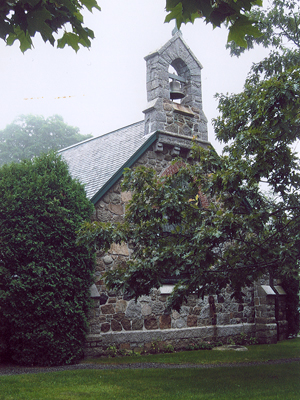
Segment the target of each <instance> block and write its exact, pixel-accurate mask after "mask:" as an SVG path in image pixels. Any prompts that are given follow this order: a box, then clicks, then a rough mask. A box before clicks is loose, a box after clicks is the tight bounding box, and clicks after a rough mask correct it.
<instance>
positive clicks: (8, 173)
mask: <svg viewBox="0 0 300 400" xmlns="http://www.w3.org/2000/svg"><path fill="white" fill-rule="evenodd" d="M0 193H1V204H0V231H1V239H0V319H1V327H0V356H1V358H5V357H7V358H9V359H10V360H13V361H15V362H17V363H18V364H23V365H44V366H45V365H59V364H70V363H73V362H76V361H78V360H79V359H80V358H81V357H82V355H83V344H84V341H85V334H86V329H87V312H88V309H89V287H90V286H91V284H92V273H93V268H94V259H93V256H91V255H90V253H89V252H88V250H87V248H86V247H85V246H79V245H77V244H76V243H75V241H76V230H77V229H78V228H79V226H80V224H81V223H82V222H83V220H85V219H88V218H89V217H90V215H91V213H92V209H93V207H92V205H91V203H90V202H89V201H88V200H87V198H86V195H85V191H84V188H83V186H82V185H81V184H80V183H79V182H77V181H76V180H74V179H72V178H71V176H70V174H69V172H68V167H67V165H66V163H65V162H63V161H62V159H61V158H60V157H59V156H57V155H55V154H54V153H53V152H52V153H50V154H48V155H43V156H41V157H38V158H34V159H33V160H25V161H22V162H21V163H19V164H16V163H11V164H9V165H4V166H3V167H2V168H0Z"/></svg>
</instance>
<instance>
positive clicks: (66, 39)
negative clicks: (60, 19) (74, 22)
mask: <svg viewBox="0 0 300 400" xmlns="http://www.w3.org/2000/svg"><path fill="white" fill-rule="evenodd" d="M79 42H80V38H79V37H78V36H77V35H76V34H75V33H72V32H65V33H64V34H63V37H62V38H61V39H58V41H57V47H58V48H60V49H62V48H64V47H65V45H66V44H67V45H68V46H71V47H72V48H73V49H74V50H75V51H76V52H77V51H78V50H79Z"/></svg>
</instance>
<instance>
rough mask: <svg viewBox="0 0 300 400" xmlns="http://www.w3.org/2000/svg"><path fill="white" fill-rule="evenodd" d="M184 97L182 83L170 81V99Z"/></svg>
mask: <svg viewBox="0 0 300 400" xmlns="http://www.w3.org/2000/svg"><path fill="white" fill-rule="evenodd" d="M183 97H184V93H183V91H182V90H181V85H180V82H178V81H174V80H173V81H171V82H170V99H171V100H176V99H182V98H183Z"/></svg>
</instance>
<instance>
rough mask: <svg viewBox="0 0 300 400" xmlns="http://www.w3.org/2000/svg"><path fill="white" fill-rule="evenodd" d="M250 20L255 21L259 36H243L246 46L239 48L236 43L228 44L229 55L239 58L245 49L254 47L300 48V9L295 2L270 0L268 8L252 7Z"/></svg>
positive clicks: (281, 49)
mask: <svg viewBox="0 0 300 400" xmlns="http://www.w3.org/2000/svg"><path fill="white" fill-rule="evenodd" d="M247 15H248V17H249V19H251V20H255V21H257V26H258V28H259V30H260V32H261V35H259V36H253V35H251V33H247V34H246V35H245V41H246V43H247V46H243V47H240V46H239V45H238V43H235V42H231V43H230V44H228V47H229V48H230V51H231V55H235V56H239V55H241V53H243V52H244V51H245V50H246V48H247V49H248V50H250V49H253V47H254V46H255V45H262V46H264V47H271V48H273V49H276V50H277V51H278V50H280V51H286V50H287V47H288V48H291V47H294V48H295V47H296V48H298V49H299V47H300V30H299V24H300V9H299V2H298V1H297V0H291V1H288V2H287V1H284V0H272V1H271V3H270V4H269V6H268V7H266V8H261V7H254V8H252V9H251V11H249V12H248V14H247Z"/></svg>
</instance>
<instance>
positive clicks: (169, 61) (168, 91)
mask: <svg viewBox="0 0 300 400" xmlns="http://www.w3.org/2000/svg"><path fill="white" fill-rule="evenodd" d="M145 60H146V63H147V100H148V105H147V108H146V109H145V110H144V111H143V112H144V114H145V135H147V134H149V133H152V132H155V131H161V132H165V133H168V134H170V135H172V136H176V137H178V138H182V139H191V138H192V137H196V138H197V139H198V140H200V141H203V142H207V140H208V133H207V119H206V117H205V114H204V112H203V109H202V92H201V69H202V65H201V64H200V62H199V61H198V60H197V58H196V57H195V56H194V54H193V53H192V51H191V50H190V48H189V47H188V46H187V44H186V43H185V42H184V40H183V39H182V34H181V32H180V31H177V32H175V33H174V35H173V37H172V38H171V39H170V40H169V41H168V42H167V43H166V44H165V45H164V46H163V47H161V48H160V49H159V50H157V51H155V52H153V53H150V54H149V55H148V56H146V57H145ZM171 69H172V70H171Z"/></svg>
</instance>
